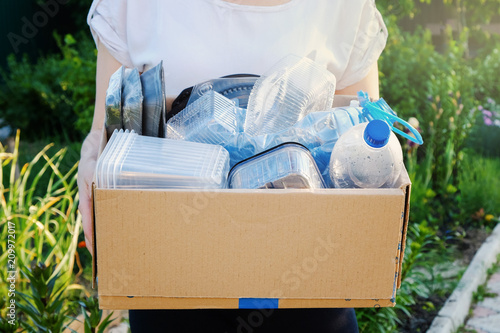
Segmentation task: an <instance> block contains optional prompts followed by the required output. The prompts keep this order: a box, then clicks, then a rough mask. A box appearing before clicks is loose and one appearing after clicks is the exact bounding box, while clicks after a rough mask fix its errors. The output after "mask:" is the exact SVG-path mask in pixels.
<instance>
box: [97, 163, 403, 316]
mask: <svg viewBox="0 0 500 333" xmlns="http://www.w3.org/2000/svg"><path fill="white" fill-rule="evenodd" d="M410 188H411V185H410V180H409V177H408V174H407V172H406V170H404V172H403V174H402V175H401V177H400V180H399V185H398V188H392V189H322V190H313V191H309V190H233V189H232V190H229V189H227V190H212V191H190V190H168V191H155V190H117V189H99V188H94V212H95V222H94V230H95V232H94V236H95V239H94V246H95V248H94V253H95V254H96V255H94V277H95V276H96V275H97V276H98V295H99V304H100V307H101V308H103V309H194V308H314V307H319V308H326V307H388V306H394V305H395V297H396V290H397V289H398V288H399V286H400V283H401V265H402V258H403V255H404V245H405V237H406V228H407V223H408V214H409V199H410Z"/></svg>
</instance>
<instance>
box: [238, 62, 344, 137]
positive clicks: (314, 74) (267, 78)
mask: <svg viewBox="0 0 500 333" xmlns="http://www.w3.org/2000/svg"><path fill="white" fill-rule="evenodd" d="M335 84H336V79H335V76H334V75H333V74H332V73H331V72H329V71H328V70H327V69H326V68H323V67H321V66H319V65H318V64H317V63H315V62H314V61H312V60H311V59H309V58H306V57H303V58H300V57H298V56H294V55H290V56H288V57H286V58H284V59H283V60H282V61H280V62H279V63H278V64H276V65H275V66H274V67H273V68H271V69H270V70H269V71H268V72H267V73H266V74H264V75H263V76H261V77H260V78H259V79H258V80H257V82H255V85H254V87H253V89H252V92H251V94H250V98H249V101H248V106H247V114H246V120H245V132H246V133H248V134H249V135H252V136H256V135H262V134H269V133H276V132H279V131H281V130H284V129H286V128H288V127H291V126H293V125H294V124H295V123H296V122H297V121H299V120H301V119H302V118H303V117H304V116H306V115H307V114H309V113H310V112H313V111H320V110H327V109H329V108H330V107H331V105H332V103H333V96H334V94H335Z"/></svg>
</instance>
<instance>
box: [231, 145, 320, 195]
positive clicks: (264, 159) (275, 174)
mask: <svg viewBox="0 0 500 333" xmlns="http://www.w3.org/2000/svg"><path fill="white" fill-rule="evenodd" d="M228 182H229V188H245V189H287V188H295V189H307V188H309V189H311V188H324V187H325V184H324V182H323V178H322V177H321V174H320V172H319V170H318V167H317V166H316V163H315V162H314V159H313V158H312V156H311V154H310V153H309V150H308V149H307V148H305V147H304V146H302V145H300V144H297V143H284V144H281V145H279V146H277V147H274V148H272V149H270V150H267V151H265V152H262V153H260V154H258V155H255V156H253V157H251V158H249V159H247V160H244V161H242V162H240V163H238V164H236V165H235V166H234V167H233V168H232V170H231V172H230V173H229V177H228Z"/></svg>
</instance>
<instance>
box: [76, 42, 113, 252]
mask: <svg viewBox="0 0 500 333" xmlns="http://www.w3.org/2000/svg"><path fill="white" fill-rule="evenodd" d="M97 49H98V53H97V68H96V97H95V108H94V119H93V121H92V129H91V130H90V133H89V134H88V135H87V137H86V138H85V141H84V142H83V145H82V150H81V153H80V163H79V165H78V193H79V200H80V204H79V206H78V210H79V211H80V213H81V214H82V224H83V232H84V234H85V244H86V245H87V249H88V250H89V252H90V253H91V254H93V253H92V249H93V244H92V218H91V217H92V205H91V200H90V199H91V191H92V181H93V178H94V171H95V164H96V162H97V155H98V149H99V142H100V140H101V135H102V129H103V127H104V115H105V101H106V90H107V88H108V84H109V79H110V77H111V75H112V74H113V73H114V72H115V71H116V70H117V69H118V68H120V66H121V64H120V63H119V62H118V61H117V60H116V59H115V58H114V57H113V56H112V55H111V54H110V53H109V51H108V50H107V49H106V47H104V45H102V44H99V45H98V47H97Z"/></svg>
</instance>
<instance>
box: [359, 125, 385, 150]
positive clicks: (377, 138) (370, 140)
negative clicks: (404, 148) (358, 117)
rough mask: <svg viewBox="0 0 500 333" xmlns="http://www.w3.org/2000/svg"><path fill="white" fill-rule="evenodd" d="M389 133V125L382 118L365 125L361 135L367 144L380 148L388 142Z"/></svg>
mask: <svg viewBox="0 0 500 333" xmlns="http://www.w3.org/2000/svg"><path fill="white" fill-rule="evenodd" d="M390 135H391V129H390V128H389V125H388V124H387V123H386V122H385V121H383V120H379V119H375V120H372V121H370V122H369V123H368V125H366V128H365V131H364V134H363V137H364V139H365V142H366V143H367V144H368V145H369V146H371V147H374V148H382V147H383V146H385V145H386V144H387V142H389V137H390Z"/></svg>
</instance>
